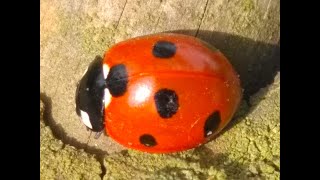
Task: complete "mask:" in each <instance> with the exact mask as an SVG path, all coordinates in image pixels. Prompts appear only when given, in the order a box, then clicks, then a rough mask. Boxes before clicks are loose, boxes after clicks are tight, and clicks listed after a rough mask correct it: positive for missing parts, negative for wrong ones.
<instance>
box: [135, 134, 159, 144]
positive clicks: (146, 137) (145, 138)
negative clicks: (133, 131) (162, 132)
mask: <svg viewBox="0 0 320 180" xmlns="http://www.w3.org/2000/svg"><path fill="white" fill-rule="evenodd" d="M139 141H140V143H141V144H143V145H145V146H147V147H152V146H155V145H157V141H156V139H155V138H154V137H153V136H152V135H150V134H143V135H142V136H140V138H139Z"/></svg>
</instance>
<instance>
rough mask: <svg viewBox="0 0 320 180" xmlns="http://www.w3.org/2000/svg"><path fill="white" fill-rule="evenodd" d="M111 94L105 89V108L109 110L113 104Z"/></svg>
mask: <svg viewBox="0 0 320 180" xmlns="http://www.w3.org/2000/svg"><path fill="white" fill-rule="evenodd" d="M111 98H112V96H111V94H110V91H109V89H108V88H105V89H104V107H105V108H107V107H108V106H109V104H110V102H111Z"/></svg>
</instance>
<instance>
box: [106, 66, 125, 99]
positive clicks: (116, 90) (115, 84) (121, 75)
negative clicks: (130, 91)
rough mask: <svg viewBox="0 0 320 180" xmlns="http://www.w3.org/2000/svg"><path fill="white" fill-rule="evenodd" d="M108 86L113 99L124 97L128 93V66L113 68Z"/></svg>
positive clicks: (109, 75)
mask: <svg viewBox="0 0 320 180" xmlns="http://www.w3.org/2000/svg"><path fill="white" fill-rule="evenodd" d="M106 84H107V88H108V89H109V91H110V94H111V95H112V96H113V97H119V96H122V95H123V94H124V93H125V92H126V91H127V84H128V73H127V69H126V66H125V65H123V64H118V65H115V66H112V67H111V69H110V71H109V74H108V77H107V80H106Z"/></svg>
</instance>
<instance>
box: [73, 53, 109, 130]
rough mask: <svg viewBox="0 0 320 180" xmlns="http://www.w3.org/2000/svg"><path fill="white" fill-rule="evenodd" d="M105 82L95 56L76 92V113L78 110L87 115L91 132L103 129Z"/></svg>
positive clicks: (98, 61) (100, 59) (98, 59)
mask: <svg viewBox="0 0 320 180" xmlns="http://www.w3.org/2000/svg"><path fill="white" fill-rule="evenodd" d="M104 88H105V80H104V76H103V69H102V58H101V57H100V56H97V57H96V58H95V60H94V61H92V62H91V64H90V65H89V67H88V70H87V72H86V73H85V74H84V75H83V77H82V79H81V80H80V81H79V83H78V85H77V90H76V98H75V100H76V112H77V114H78V116H80V110H81V111H84V112H86V113H87V114H88V116H89V119H90V123H91V125H92V129H91V130H92V131H95V132H100V131H102V130H103V129H104V118H103V116H104V104H103V96H104Z"/></svg>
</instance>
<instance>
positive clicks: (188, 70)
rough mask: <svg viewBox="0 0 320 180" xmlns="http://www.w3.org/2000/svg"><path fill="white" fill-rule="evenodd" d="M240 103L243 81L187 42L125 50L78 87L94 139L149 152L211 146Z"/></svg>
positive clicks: (143, 42)
mask: <svg viewBox="0 0 320 180" xmlns="http://www.w3.org/2000/svg"><path fill="white" fill-rule="evenodd" d="M241 97H242V89H241V87H240V80H239V78H238V75H237V73H236V72H235V71H234V69H233V67H232V66H231V64H230V63H229V61H228V60H227V58H226V57H225V56H224V55H223V54H222V53H221V52H220V51H218V50H216V49H215V48H213V47H212V46H210V45H208V44H206V43H204V42H203V41H201V40H199V39H197V38H195V37H192V36H187V35H180V34H155V35H148V36H142V37H137V38H133V39H129V40H127V41H124V42H120V43H118V44H116V45H114V46H113V47H111V48H110V49H109V51H107V52H106V54H105V56H104V58H103V59H102V58H99V57H97V58H96V60H95V61H93V62H92V63H91V65H90V66H89V68H88V70H87V71H86V73H85V74H84V76H83V78H82V79H81V81H80V82H79V85H78V88H77V95H76V105H77V108H76V109H77V113H78V115H79V116H81V119H82V121H83V123H84V124H85V125H86V126H87V127H88V128H90V129H91V130H93V131H96V132H100V131H102V130H103V129H105V130H106V133H107V134H108V135H109V136H110V137H111V138H113V139H114V140H115V141H117V142H119V143H120V144H122V145H124V146H126V147H129V148H133V149H137V150H141V151H146V152H156V153H168V152H177V151H182V150H187V149H191V148H194V147H197V146H199V145H201V144H203V143H206V142H207V141H208V140H209V139H211V137H213V136H214V135H216V134H217V133H218V132H219V131H221V130H222V129H223V128H224V127H225V126H226V125H227V123H228V122H229V121H230V120H231V118H232V116H233V114H234V113H235V111H236V110H237V107H238V105H239V103H240V100H241Z"/></svg>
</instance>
